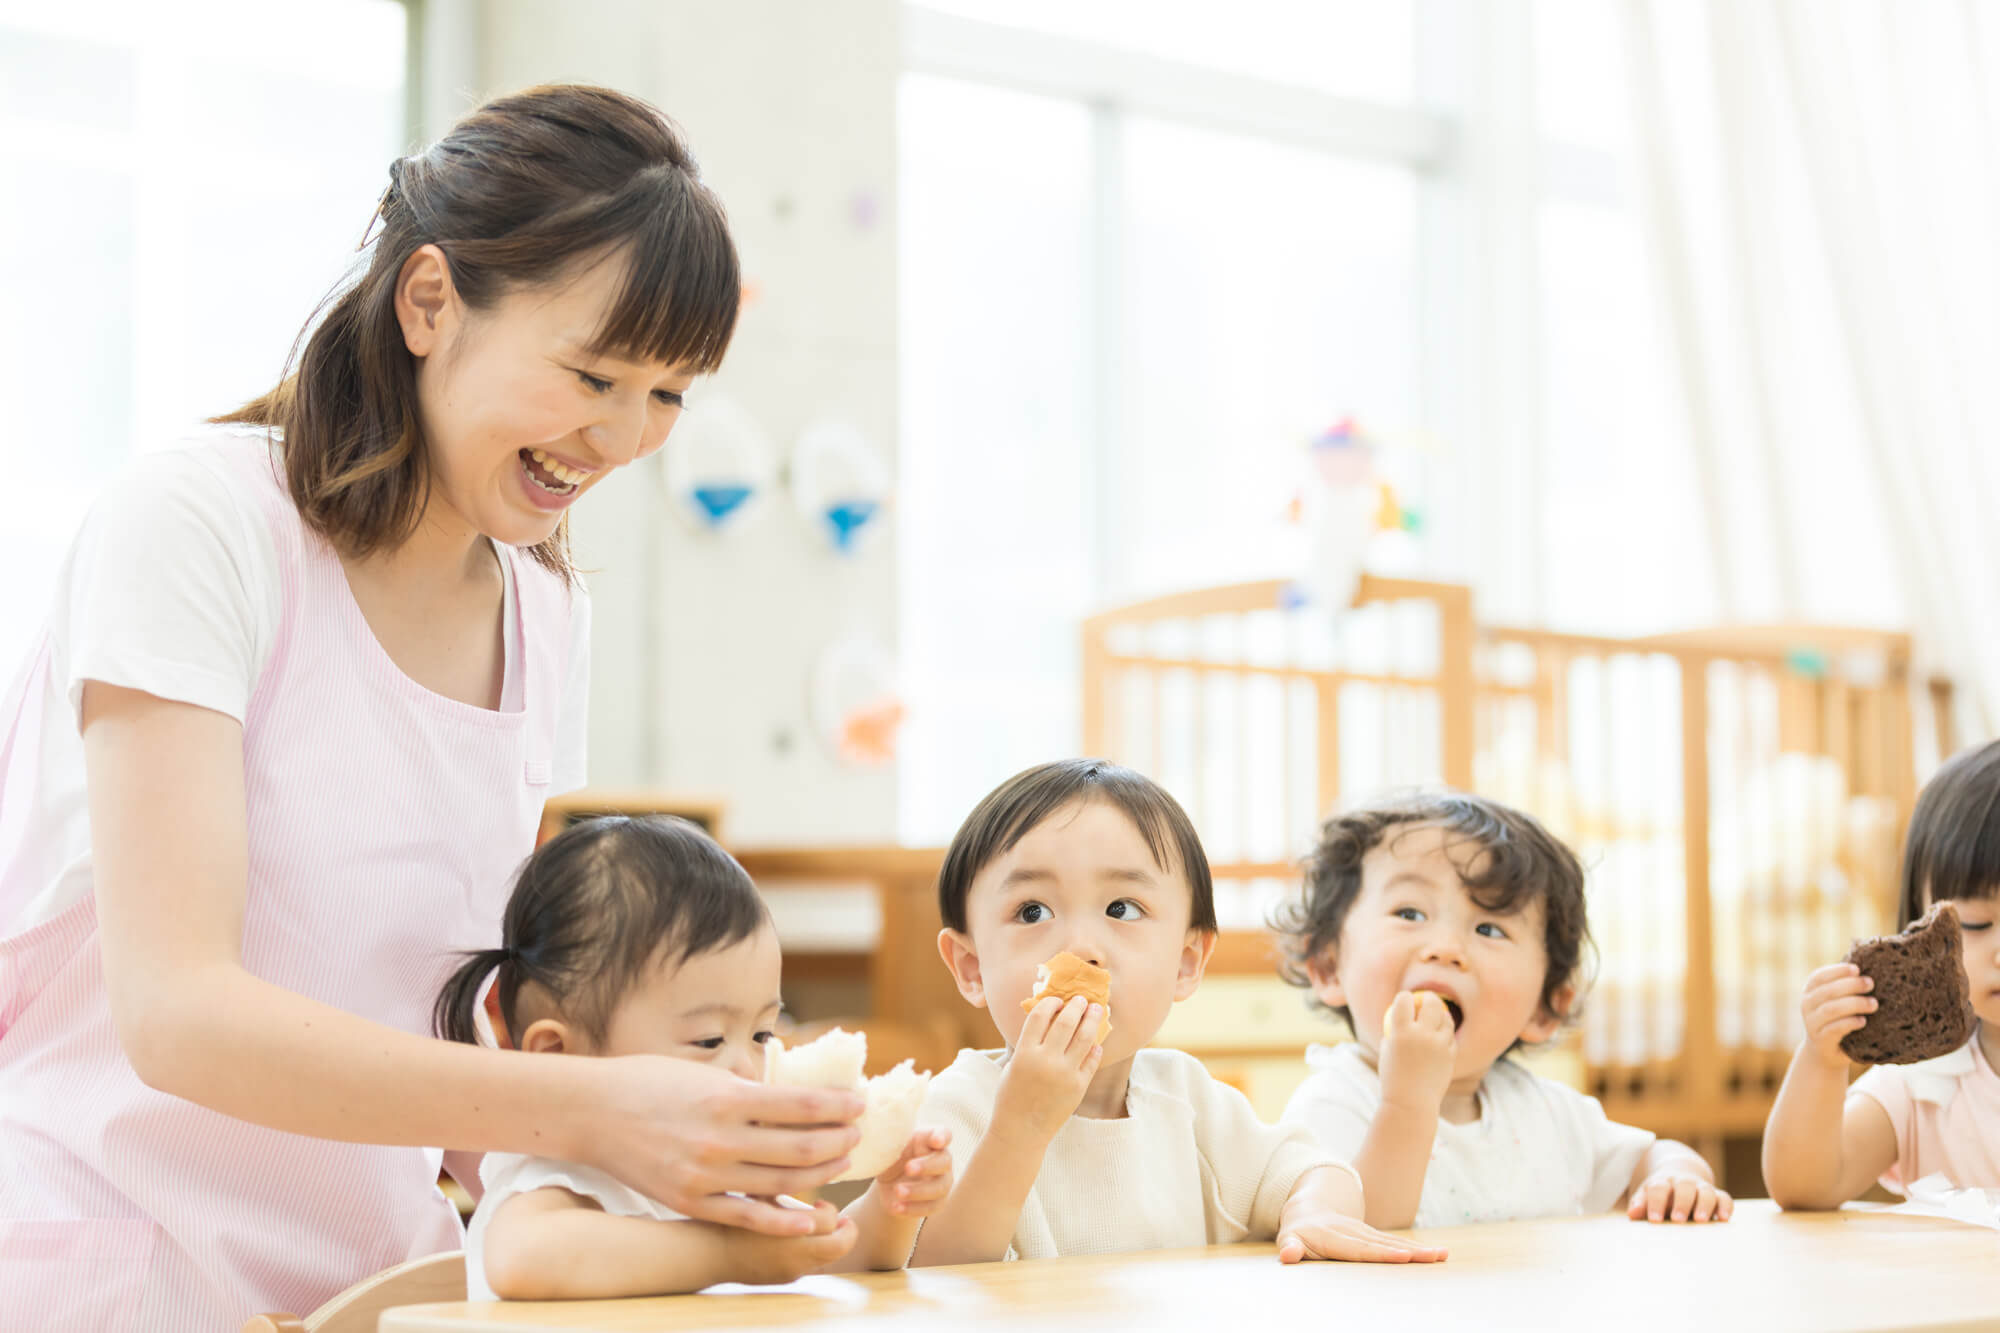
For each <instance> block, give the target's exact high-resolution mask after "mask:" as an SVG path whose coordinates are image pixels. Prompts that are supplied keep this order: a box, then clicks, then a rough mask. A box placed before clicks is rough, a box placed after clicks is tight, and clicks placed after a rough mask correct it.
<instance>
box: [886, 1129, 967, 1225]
mask: <svg viewBox="0 0 2000 1333" xmlns="http://www.w3.org/2000/svg"><path fill="white" fill-rule="evenodd" d="M950 1144H951V1131H950V1130H948V1129H920V1130H918V1131H917V1132H916V1133H914V1134H912V1135H910V1141H909V1143H908V1144H907V1145H905V1147H904V1148H903V1155H902V1156H901V1157H898V1158H897V1159H896V1160H895V1162H894V1163H893V1164H891V1165H890V1167H889V1169H888V1170H887V1171H884V1172H883V1173H882V1174H881V1175H879V1176H877V1177H875V1187H876V1188H877V1189H879V1190H880V1191H881V1192H882V1206H883V1207H884V1208H887V1209H888V1210H889V1211H890V1212H891V1213H894V1214H895V1215H896V1216H898V1217H929V1216H930V1215H931V1214H932V1213H934V1212H936V1211H937V1208H938V1205H939V1204H941V1203H943V1202H944V1200H945V1196H946V1195H948V1194H950V1193H951V1181H952V1173H951V1152H950V1151H949V1147H950Z"/></svg>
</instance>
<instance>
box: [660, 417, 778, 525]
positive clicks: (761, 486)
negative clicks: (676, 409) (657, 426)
mask: <svg viewBox="0 0 2000 1333" xmlns="http://www.w3.org/2000/svg"><path fill="white" fill-rule="evenodd" d="M664 453H665V460H666V472H665V477H666V487H667V491H668V493H669V494H670V495H672V496H673V497H674V500H675V501H676V503H675V508H676V509H678V510H679V511H680V512H681V513H683V514H684V515H686V516H687V517H688V518H690V519H691V520H692V521H693V522H694V523H695V525H696V526H697V527H700V528H701V529H703V530H704V531H707V532H718V531H720V530H722V529H723V528H725V527H729V526H733V525H735V524H736V523H738V522H740V521H741V519H742V516H743V514H744V512H745V511H746V510H748V509H750V508H752V507H753V504H754V501H755V500H756V499H757V498H758V497H759V496H761V495H762V494H763V493H764V491H765V490H766V489H768V488H769V486H770V484H771V477H772V474H773V472H774V470H775V465H774V463H773V461H772V451H771V446H770V443H769V442H768V439H767V437H766V436H765V434H764V432H763V429H762V428H761V427H759V426H758V424H757V422H756V420H755V419H754V418H753V417H751V415H750V414H749V413H748V412H747V411H745V410H744V409H743V407H742V406H741V405H740V404H738V403H737V402H736V401H735V400H734V399H731V398H727V397H724V396H723V395H721V394H718V393H715V392H712V391H711V392H709V393H706V394H703V395H702V397H701V400H700V402H699V403H698V404H697V405H696V409H695V410H694V411H691V412H689V413H687V414H686V415H685V416H683V417H682V418H681V420H680V421H679V422H678V423H676V424H675V426H674V431H673V434H671V435H669V436H668V437H667V447H666V449H665V451H664Z"/></svg>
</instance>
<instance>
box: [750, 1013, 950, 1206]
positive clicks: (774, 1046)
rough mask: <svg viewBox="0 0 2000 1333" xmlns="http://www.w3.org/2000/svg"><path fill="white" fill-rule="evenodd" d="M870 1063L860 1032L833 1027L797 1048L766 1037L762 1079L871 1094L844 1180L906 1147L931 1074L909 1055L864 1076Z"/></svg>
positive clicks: (866, 1176) (871, 1172) (873, 1171)
mask: <svg viewBox="0 0 2000 1333" xmlns="http://www.w3.org/2000/svg"><path fill="white" fill-rule="evenodd" d="M867 1063H868V1038H867V1036H866V1035H865V1034H863V1033H860V1032H848V1031H846V1030H845V1029H843V1028H835V1029H834V1030H833V1031H831V1032H829V1033H827V1034H826V1035H825V1036H823V1037H820V1038H818V1039H817V1040H815V1041H809V1042H807V1043H806V1044H805V1045H803V1046H800V1047H798V1048H797V1049H795V1050H787V1049H786V1048H785V1043H784V1042H782V1041H779V1040H778V1039H777V1038H776V1037H772V1038H771V1039H770V1040H769V1041H767V1042H765V1043H764V1081H765V1082H766V1083H779V1084H784V1085H786V1086H789V1087H800V1088H837V1089H841V1090H843V1091H851V1092H859V1093H861V1094H862V1096H863V1097H864V1098H866V1100H867V1106H866V1108H865V1109H863V1111H862V1112H861V1121H860V1124H861V1142H859V1143H857V1144H855V1145H854V1151H853V1152H852V1153H850V1154H849V1156H850V1158H851V1159H852V1163H851V1165H849V1166H848V1168H847V1170H845V1171H843V1172H842V1173H841V1174H839V1175H838V1176H835V1177H834V1179H835V1180H836V1181H840V1180H872V1179H873V1178H874V1177H876V1176H879V1175H881V1174H882V1173H883V1172H884V1171H887V1170H888V1169H889V1168H890V1167H891V1166H893V1165H894V1164H895V1161H896V1159H897V1158H898V1157H901V1156H902V1155H903V1148H904V1146H905V1145H906V1144H908V1143H909V1141H910V1135H911V1134H913V1133H915V1132H916V1128H917V1111H918V1110H919V1108H921V1107H922V1106H923V1104H924V1089H925V1088H927V1087H929V1086H930V1081H931V1076H930V1075H929V1074H919V1073H918V1072H917V1071H916V1066H915V1062H914V1061H911V1060H905V1061H903V1063H901V1064H899V1065H897V1066H896V1067H895V1068H894V1069H891V1070H890V1071H889V1072H888V1073H886V1074H881V1075H878V1076H877V1077H875V1078H870V1079H864V1078H862V1076H861V1070H862V1068H863V1066H865V1065H866V1064H867Z"/></svg>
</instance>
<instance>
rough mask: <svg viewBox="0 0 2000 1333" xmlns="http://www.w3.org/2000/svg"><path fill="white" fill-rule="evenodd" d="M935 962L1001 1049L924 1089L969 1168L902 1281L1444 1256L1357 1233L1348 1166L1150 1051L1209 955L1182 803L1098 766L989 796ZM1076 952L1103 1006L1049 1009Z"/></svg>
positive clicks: (949, 897)
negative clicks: (1147, 1266)
mask: <svg viewBox="0 0 2000 1333" xmlns="http://www.w3.org/2000/svg"><path fill="white" fill-rule="evenodd" d="M938 902H939V909H940V914H941V916H942V918H943V920H944V923H945V925H944V929H943V930H942V931H941V932H939V935H938V947H939V949H940V951H941V952H942V953H943V955H944V960H945V963H946V964H947V965H948V966H949V967H950V968H951V973H952V976H953V978H954V979H955V980H956V981H957V983H958V989H959V993H960V994H962V995H963V996H964V997H965V998H966V1000H967V1001H969V1002H970V1003H972V1004H975V1005H979V1006H982V1007H984V1008H986V1009H987V1010H989V1011H990V1012H991V1013H992V1015H993V1021H994V1024H995V1026H997V1027H998V1028H999V1029H1000V1033H1001V1036H1002V1037H1003V1038H1004V1039H1005V1041H1006V1047H1005V1049H1003V1050H995V1051H965V1052H963V1053H961V1054H960V1055H959V1057H958V1059H957V1061H956V1062H954V1063H953V1064H952V1065H951V1067H950V1068H949V1069H946V1070H945V1071H944V1072H943V1073H941V1074H939V1075H937V1076H936V1077H935V1078H933V1079H932V1080H931V1084H930V1092H929V1096H928V1098H927V1099H926V1101H925V1104H924V1110H923V1115H922V1117H921V1119H922V1123H924V1124H927V1125H934V1126H938V1127H941V1128H944V1129H948V1130H949V1131H950V1133H951V1144H952V1148H953V1151H954V1152H955V1154H956V1155H957V1158H958V1160H959V1161H960V1162H961V1163H963V1169H962V1173H961V1175H960V1178H959V1181H958V1183H957V1185H956V1186H955V1187H954V1188H953V1189H952V1191H951V1193H950V1195H949V1196H948V1197H947V1198H946V1199H945V1201H944V1202H943V1204H942V1205H940V1206H939V1207H937V1209H936V1210H935V1211H934V1212H933V1213H932V1215H931V1216H930V1217H929V1218H928V1219H927V1220H926V1221H925V1222H924V1223H923V1225H922V1229H921V1230H920V1231H919V1233H918V1235H917V1244H916V1251H915V1253H914V1254H913V1255H912V1256H911V1259H910V1263H911V1264H912V1266H915V1265H920V1264H957V1263H977V1262H983V1261H987V1260H994V1259H1008V1258H1016V1257H1019V1258H1044V1257H1051V1256H1056V1255H1070V1254H1105V1253H1119V1252H1124V1251H1132V1250H1145V1249H1160V1248H1171V1247H1180V1246H1197V1245H1210V1244H1218V1243H1225V1242H1231V1241H1239V1240H1264V1241H1268V1240H1272V1239H1275V1240H1276V1241H1277V1242H1278V1257H1279V1258H1280V1259H1282V1260H1284V1261H1285V1262H1287V1263H1291V1262H1296V1261H1298V1260H1300V1259H1355V1260H1371V1261H1379V1262H1405V1261H1409V1260H1413V1259H1416V1260H1430V1259H1440V1258H1443V1257H1444V1254H1443V1251H1441V1250H1437V1249H1433V1248H1430V1247H1427V1246H1423V1245H1419V1244H1417V1243H1415V1242H1413V1241H1410V1240H1408V1239H1407V1238H1404V1237H1400V1236H1388V1235H1384V1234H1382V1233H1381V1232H1378V1231H1375V1230H1374V1229H1373V1228H1371V1227H1368V1226H1366V1225H1365V1224H1363V1222H1362V1221H1361V1220H1360V1217H1359V1214H1360V1212H1361V1209H1362V1197H1361V1188H1360V1182H1359V1180H1358V1179H1357V1177H1356V1176H1355V1173H1354V1171H1353V1169H1352V1168H1351V1167H1349V1166H1347V1165H1346V1164H1345V1163H1343V1162H1340V1161H1338V1160H1336V1157H1335V1155H1334V1154H1332V1153H1329V1152H1327V1151H1326V1150H1324V1149H1322V1148H1320V1147H1319V1146H1318V1145H1316V1144H1315V1143H1314V1142H1313V1141H1312V1136H1311V1135H1310V1134H1308V1133H1306V1132H1305V1131H1304V1130H1302V1129H1298V1128H1289V1129H1288V1128H1277V1127H1273V1126H1271V1125H1267V1124H1265V1123H1264V1122H1263V1121H1261V1120H1259V1119H1258V1118H1257V1115H1256V1112H1255V1111H1254V1110H1253V1109H1252V1108H1251V1106H1250V1103H1249V1102H1248V1101H1247V1100H1246V1099H1245V1098H1244V1097H1243V1095H1242V1094H1241V1093H1239V1092H1237V1091H1236V1090H1235V1089H1233V1088H1230V1087H1228V1086H1227V1085H1225V1084H1222V1083H1218V1082H1217V1081H1216V1080H1215V1079H1213V1078H1211V1077H1210V1076H1209V1074H1208V1072H1207V1070H1205V1069H1204V1068H1202V1066H1201V1064H1200V1062H1199V1061H1197V1060H1195V1059H1194V1058H1193V1057H1192V1056H1190V1055H1187V1054H1185V1053H1183V1052H1180V1051H1171V1050H1147V1049H1142V1048H1143V1047H1145V1046H1146V1043H1147V1042H1149V1041H1151V1040H1152V1038H1153V1036H1154V1034H1155V1033H1157V1032H1158V1031H1159V1029H1160V1026H1161V1024H1162V1023H1164V1022H1165V1020H1166V1017H1167V1013H1168V1011H1169V1010H1171V1009H1172V1007H1173V1005H1174V1003H1175V1002H1176V1001H1179V1000H1183V999H1186V998H1187V997H1188V996H1189V995H1192V994H1193V993H1194V990H1195V987H1196V986H1197V985H1198V984H1200V981H1201V974H1202V971H1203V969H1204V968H1205V967H1206V966H1207V965H1208V959H1209V955H1210V954H1211V953H1212V952H1213V951H1214V949H1215V939H1216V921H1215V904H1214V892H1213V888H1212V885H1211V882H1210V877H1209V869H1208V858H1207V857H1206V856H1205V855H1204V854H1203V852H1202V849H1201V840H1200V839H1199V838H1198V837H1197V836H1196V835H1195V831H1194V827H1193V825H1192V824H1191V823H1190V822H1189V821H1188V817H1187V815H1186V813H1185V812H1183V811H1182V809H1181V808H1180V806H1179V805H1178V804H1176V803H1175V801H1174V799H1173V797H1171V796H1169V795H1168V794H1167V793H1166V792H1165V791H1163V790H1161V789H1160V788H1159V787H1158V786H1156V785H1155V784H1154V783H1152V782H1150V781H1148V780H1147V779H1146V778H1144V777H1142V776H1140V775H1139V774H1137V773H1134V772H1131V771H1130V770H1128V769H1123V768H1118V767H1115V766H1113V765H1110V764H1107V763H1104V762H1102V761H1100V760H1089V759H1078V760H1067V761H1063V762H1059V763H1053V764H1044V765H1042V766H1040V767H1038V768H1032V769H1029V770H1028V771H1026V772H1024V773H1021V774H1018V775H1016V776H1015V777H1013V778H1011V779H1010V780H1008V781H1007V782H1006V783H1004V784H1002V785H1001V786H1000V787H999V788H998V789H997V790H996V791H994V792H993V793H992V794H991V795H989V796H987V797H986V799H985V800H983V801H981V802H980V804H979V806H978V808H976V809H975V810H974V811H973V812H972V814H971V815H970V816H969V817H968V818H967V819H966V821H965V824H964V825H963V826H962V827H961V828H960V829H959V831H958V834H957V835H956V836H955V837H954V838H953V839H952V844H951V848H950V850H949V851H948V852H947V853H946V856H945V862H944V867H943V870H942V871H941V873H940V875H939V877H938ZM1064 952H1067V953H1071V954H1074V955H1076V956H1077V957H1078V958H1080V959H1082V960H1084V961H1085V962H1088V963H1091V964H1094V965H1096V966H1098V967H1101V968H1103V969H1105V970H1106V971H1107V972H1108V973H1109V974H1110V999H1109V1009H1110V1020H1111V1023H1112V1027H1111V1029H1110V1031H1109V1033H1108V1034H1106V1033H1104V1031H1103V1022H1104V1019H1105V1017H1106V1013H1105V1006H1104V1005H1103V1004H1099V1003H1095V1002H1091V1001H1088V1000H1086V999H1085V998H1084V997H1082V996H1074V997H1072V998H1069V999H1067V1000H1065V999H1062V998H1059V997H1058V996H1056V995H1050V996H1046V997H1044V998H1042V999H1040V1000H1039V1001H1038V1002H1036V1003H1034V1004H1033V1005H1032V1006H1030V1007H1028V1008H1027V1009H1026V1010H1025V1011H1024V1007H1023V1003H1022V1002H1023V1000H1024V999H1028V998H1029V997H1030V996H1031V995H1032V994H1033V993H1034V992H1035V990H1036V974H1037V971H1038V969H1039V968H1040V967H1041V965H1042V964H1044V963H1046V962H1047V961H1048V960H1049V959H1050V958H1051V957H1053V956H1054V955H1056V954H1059V953H1064Z"/></svg>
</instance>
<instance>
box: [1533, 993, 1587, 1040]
mask: <svg viewBox="0 0 2000 1333" xmlns="http://www.w3.org/2000/svg"><path fill="white" fill-rule="evenodd" d="M1575 1005H1576V987H1574V986H1568V985H1564V986H1558V987H1556V989H1555V993H1554V994H1552V995H1550V996H1549V1002H1548V1003H1547V1004H1545V1005H1542V1006H1540V1007H1539V1008H1537V1009H1536V1010H1535V1016H1534V1017H1533V1018H1531V1019H1529V1020H1528V1026H1526V1027H1524V1028H1522V1029H1521V1040H1522V1041H1525V1042H1527V1043H1528V1044H1529V1045H1530V1046H1535V1045H1539V1044H1540V1043H1542V1042H1545V1041H1547V1040H1548V1039H1549V1038H1550V1037H1553V1036H1555V1035H1556V1029H1558V1028H1560V1027H1561V1026H1562V1025H1563V1020H1564V1019H1565V1018H1568V1017H1569V1011H1570V1010H1571V1009H1572V1008H1573V1007H1575Z"/></svg>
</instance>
